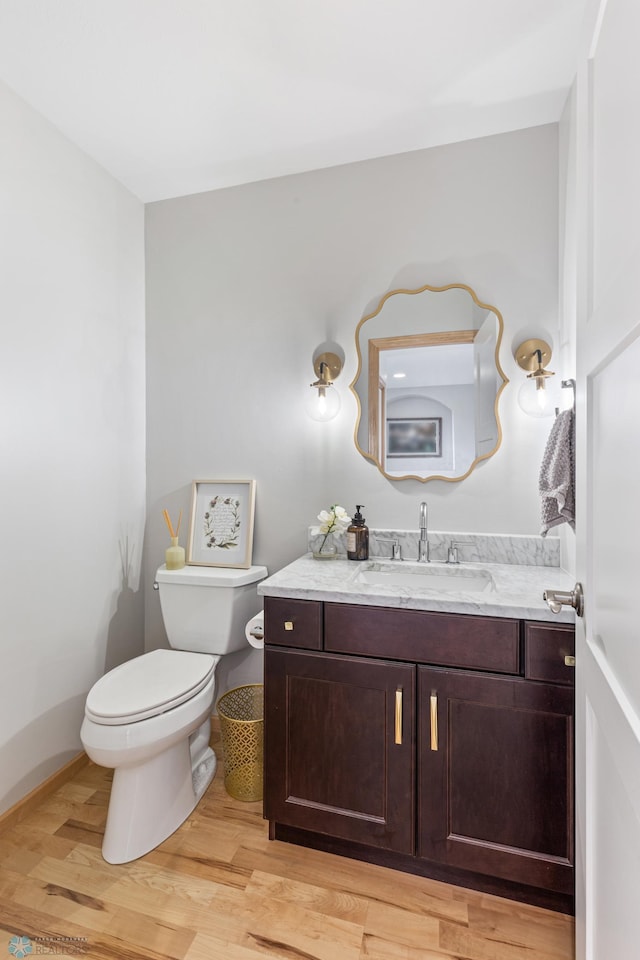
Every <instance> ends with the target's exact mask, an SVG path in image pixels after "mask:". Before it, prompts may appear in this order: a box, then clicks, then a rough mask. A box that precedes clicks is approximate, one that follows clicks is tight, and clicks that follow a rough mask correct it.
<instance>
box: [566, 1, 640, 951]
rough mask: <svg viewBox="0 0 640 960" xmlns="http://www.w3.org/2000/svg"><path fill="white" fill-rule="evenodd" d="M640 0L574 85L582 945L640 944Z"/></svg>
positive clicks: (623, 13)
mask: <svg viewBox="0 0 640 960" xmlns="http://www.w3.org/2000/svg"><path fill="white" fill-rule="evenodd" d="M639 42H640V2H638V0H608V2H607V0H603V2H601V3H600V4H599V16H598V17H597V18H596V20H595V23H594V27H593V30H592V31H591V38H590V42H589V50H588V54H587V55H585V57H584V59H583V64H582V67H581V73H580V75H579V78H578V83H577V95H576V113H575V116H576V120H577V124H576V129H577V139H576V154H575V156H576V170H577V180H576V184H577V193H576V198H577V208H578V211H579V214H578V237H579V245H580V255H579V257H578V271H577V278H578V304H577V315H578V321H577V381H578V405H577V421H578V440H577V509H578V515H577V525H576V538H577V539H576V545H577V555H576V566H577V577H578V580H580V581H582V583H583V584H584V586H585V600H586V603H585V617H584V619H583V620H578V621H577V644H576V649H577V653H576V660H577V662H576V805H577V811H576V815H577V819H576V845H577V851H576V852H577V891H576V892H577V904H576V955H577V957H578V958H579V960H585V958H586V960H634V958H636V957H639V956H640V626H639V622H640V56H639V55H638V49H637V48H638V44H639Z"/></svg>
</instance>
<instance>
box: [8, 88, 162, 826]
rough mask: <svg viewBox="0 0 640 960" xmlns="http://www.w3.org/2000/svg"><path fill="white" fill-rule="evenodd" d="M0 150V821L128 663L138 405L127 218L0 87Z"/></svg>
mask: <svg viewBox="0 0 640 960" xmlns="http://www.w3.org/2000/svg"><path fill="white" fill-rule="evenodd" d="M0 143H1V147H0V210H1V211H2V215H1V220H0V254H1V255H0V318H1V319H0V323H1V324H2V349H1V350H0V411H1V416H0V504H1V505H2V506H1V510H2V533H3V538H4V542H5V548H4V549H3V550H2V552H1V553H0V583H1V584H2V586H1V588H0V591H1V593H0V595H1V597H2V606H1V609H2V629H1V631H0V665H1V667H2V670H1V675H2V682H3V694H2V700H1V701H0V812H2V811H3V810H5V809H7V808H8V807H10V806H12V805H13V804H14V803H15V802H16V801H18V800H20V799H21V798H22V797H23V796H24V795H25V794H27V793H28V792H29V791H30V790H32V789H33V788H34V787H36V786H37V785H38V784H39V783H40V782H41V781H43V780H45V779H46V778H47V777H48V776H49V775H50V774H52V773H54V772H55V771H56V770H58V769H59V768H60V767H62V766H63V765H64V763H65V762H67V761H68V760H69V759H71V758H72V757H73V756H75V755H76V754H78V753H79V752H80V750H81V744H80V725H81V722H82V717H83V715H84V702H85V698H86V694H87V691H88V690H89V688H90V687H91V685H92V684H93V683H94V681H95V680H97V679H98V677H100V676H102V674H103V673H105V671H106V670H108V669H110V668H111V667H113V666H115V665H116V664H117V663H120V662H122V661H123V660H127V659H129V658H130V657H132V656H134V655H135V654H137V653H139V652H141V651H142V649H143V622H142V617H143V607H142V597H141V593H140V564H141V561H142V535H143V529H144V505H145V504H144V489H145V472H144V470H145V465H144V453H145V450H144V447H145V434H144V419H145V406H144V404H145V395H144V232H143V230H144V217H143V206H142V204H141V203H140V201H138V200H136V199H135V198H134V197H133V196H131V194H129V193H128V192H127V191H126V190H125V189H124V188H123V187H122V186H121V185H120V184H118V183H117V182H116V181H115V180H114V179H113V178H112V177H110V176H108V175H107V174H106V173H105V172H104V170H102V169H101V168H100V167H99V166H98V165H97V164H96V163H94V162H93V161H92V160H90V159H89V158H88V157H87V156H86V155H85V154H83V153H82V152H81V151H80V150H78V149H77V147H75V146H74V145H73V144H71V143H70V142H69V141H68V140H66V139H65V138H64V137H63V136H62V135H61V134H60V133H59V132H58V131H56V130H55V129H54V127H52V126H51V125H50V124H49V123H48V122H47V121H45V120H44V119H43V118H42V117H41V116H40V115H39V114H38V113H36V112H35V111H34V110H32V109H31V108H30V107H28V106H27V105H26V104H25V103H24V102H23V101H22V100H20V99H19V98H18V97H17V96H15V94H13V93H12V92H11V91H10V90H9V89H8V88H7V87H6V86H5V85H4V84H0ZM127 545H128V557H127V559H126V560H125V561H124V563H123V559H124V551H125V547H126V546H127ZM123 567H127V570H126V574H125V572H124V570H123Z"/></svg>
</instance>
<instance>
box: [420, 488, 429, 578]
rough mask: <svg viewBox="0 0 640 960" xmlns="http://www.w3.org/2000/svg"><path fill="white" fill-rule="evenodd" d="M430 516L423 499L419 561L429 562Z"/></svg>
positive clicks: (421, 505)
mask: <svg viewBox="0 0 640 960" xmlns="http://www.w3.org/2000/svg"><path fill="white" fill-rule="evenodd" d="M428 517H429V513H428V507H427V504H426V503H425V502H424V500H423V501H422V503H421V504H420V539H419V540H418V563H429V530H428Z"/></svg>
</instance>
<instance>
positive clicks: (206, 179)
mask: <svg viewBox="0 0 640 960" xmlns="http://www.w3.org/2000/svg"><path fill="white" fill-rule="evenodd" d="M586 3H587V0H0V79H2V80H4V81H5V82H6V83H7V84H8V86H10V87H11V88H13V90H14V91H16V92H17V93H18V94H20V96H22V97H23V98H24V99H25V100H26V101H27V102H28V103H30V104H31V105H32V106H34V107H35V108H36V109H37V110H39V111H40V112H41V113H42V114H44V115H45V116H46V117H47V118H48V119H49V120H50V121H51V122H52V123H54V124H55V125H56V126H57V127H58V128H59V129H60V130H61V131H62V132H63V133H64V134H65V135H66V136H67V137H69V138H70V139H71V140H72V141H74V142H75V143H76V144H78V145H79V146H80V147H81V148H82V149H83V150H85V151H86V152H87V153H88V154H90V155H91V156H92V157H94V158H95V159H96V160H97V161H98V162H99V163H101V164H102V165H103V166H104V167H105V168H106V169H107V170H108V171H109V172H110V173H111V174H113V176H115V177H116V178H117V179H118V180H120V181H121V182H122V183H123V184H125V185H126V186H127V187H128V188H129V189H130V190H131V191H132V192H133V193H135V194H136V195H137V196H138V197H140V198H141V199H142V200H144V201H151V200H159V199H164V198H167V197H174V196H181V195H184V194H189V193H197V192H200V191H203V190H212V189H216V188H219V187H226V186H231V185H235V184H240V183H247V182H250V181H254V180H262V179H266V178H269V177H278V176H282V175H285V174H290V173H298V172H301V171H306V170H314V169H319V168H322V167H328V166H335V165H337V164H342V163H350V162H353V161H357V160H364V159H369V158H372V157H379V156H388V155H390V154H395V153H402V152H405V151H408V150H417V149H421V148H423V147H430V146H435V145H439V144H443V143H452V142H456V141H460V140H465V139H470V138H473V137H479V136H487V135H490V134H494V133H502V132H505V131H508V130H515V129H520V128H522V127H528V126H536V125H538V124H541V123H549V122H554V121H556V120H558V119H559V117H560V113H561V110H562V107H563V105H564V102H565V99H566V95H567V91H568V88H569V86H570V84H571V82H572V79H573V76H574V73H575V66H576V57H577V48H578V41H579V35H580V27H581V21H582V16H583V11H584V8H585V6H586Z"/></svg>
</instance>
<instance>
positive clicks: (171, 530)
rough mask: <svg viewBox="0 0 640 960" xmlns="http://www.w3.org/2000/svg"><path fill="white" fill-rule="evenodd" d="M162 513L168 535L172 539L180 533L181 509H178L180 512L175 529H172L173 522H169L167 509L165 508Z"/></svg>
mask: <svg viewBox="0 0 640 960" xmlns="http://www.w3.org/2000/svg"><path fill="white" fill-rule="evenodd" d="M162 515H163V517H164V520H165V523H166V525H167V527H168V529H169V536H170V537H171V539H172V540H173V539H174V537H178V536H179V535H180V524H181V523H182V510H181V511H180V514H179V516H178V526H177V527H176V528H175V530H174V529H173V524H172V523H171V517H170V516H169V511H168V510H167V509H165V510H163V511H162Z"/></svg>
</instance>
